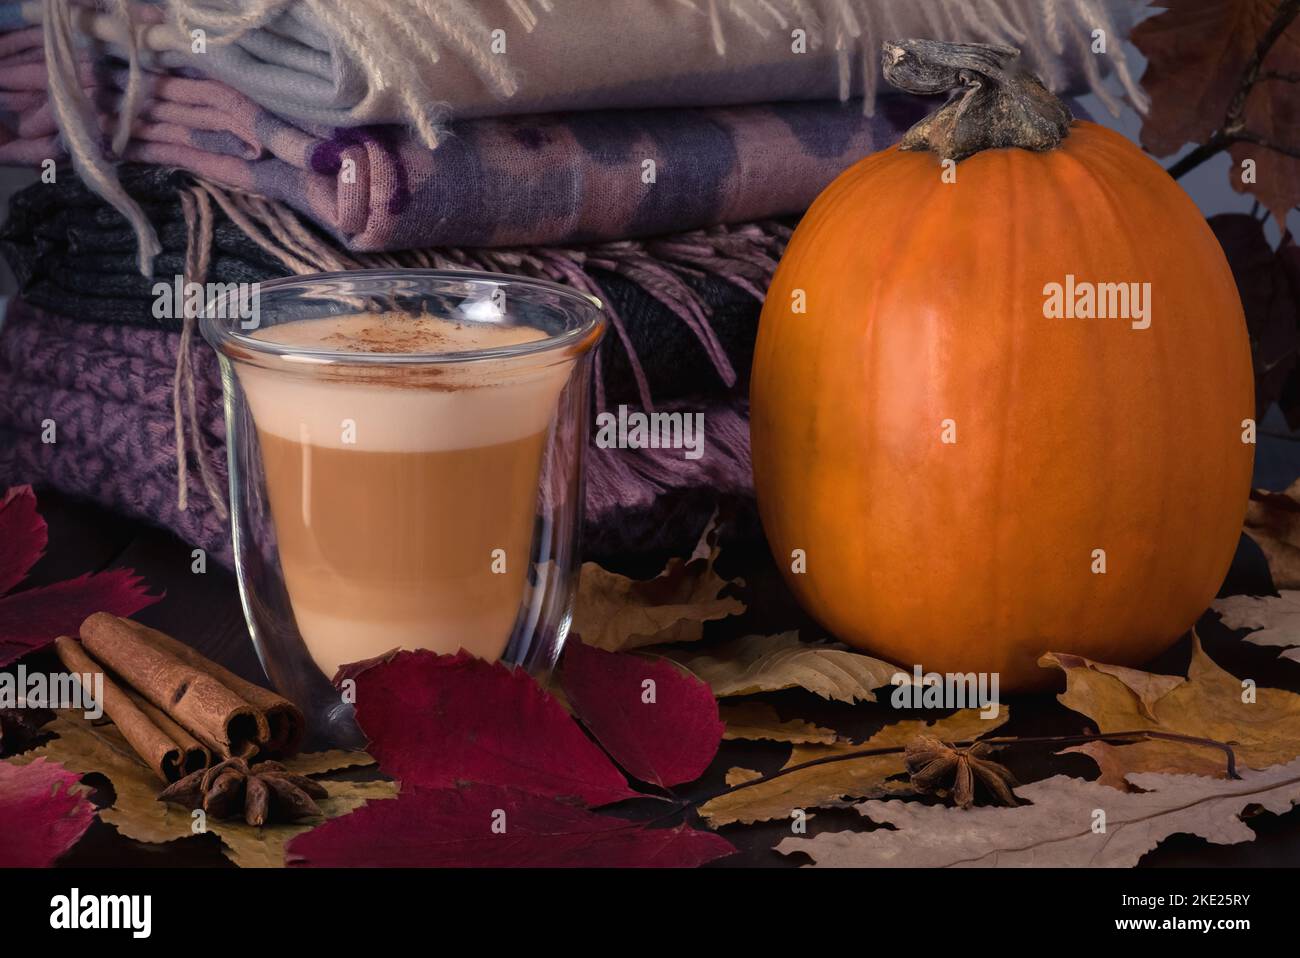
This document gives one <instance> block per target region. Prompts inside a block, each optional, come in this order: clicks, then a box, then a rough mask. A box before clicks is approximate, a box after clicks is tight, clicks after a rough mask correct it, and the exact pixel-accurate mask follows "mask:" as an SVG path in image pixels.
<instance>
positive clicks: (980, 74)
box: [880, 40, 1074, 160]
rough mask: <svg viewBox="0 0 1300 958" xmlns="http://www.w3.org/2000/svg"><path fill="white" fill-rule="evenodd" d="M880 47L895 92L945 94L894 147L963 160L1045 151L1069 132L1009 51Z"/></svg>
mask: <svg viewBox="0 0 1300 958" xmlns="http://www.w3.org/2000/svg"><path fill="white" fill-rule="evenodd" d="M880 46H881V56H880V59H881V67H882V69H883V70H884V73H885V79H886V80H888V81H889V82H890V83H892V84H893V85H894V86H896V87H898V88H899V89H900V90H905V91H907V92H908V93H918V94H922V95H932V94H936V93H951V96H950V97H949V98H948V102H947V103H946V104H944V105H943V106H942V107H940V108H939V109H938V110H936V111H935V112H934V113H931V114H930V115H929V116H927V117H926V118H925V119H924V120H922V121H921V122H919V123H917V124H916V125H915V126H913V127H912V128H911V129H910V130H908V131H907V134H906V135H905V136H904V137H903V139H902V141H901V142H900V143H899V149H902V150H929V151H931V152H933V153H937V154H938V155H939V157H940V158H941V159H945V160H964V159H965V158H966V157H968V156H972V155H973V154H975V153H978V152H980V151H981V150H992V149H997V148H999V147H1008V146H1016V147H1020V148H1021V149H1022V150H1035V151H1039V152H1041V151H1044V150H1052V149H1055V148H1056V147H1057V146H1059V145H1060V143H1061V141H1062V140H1064V139H1065V137H1066V136H1067V135H1068V134H1069V132H1070V123H1071V122H1072V121H1073V119H1074V117H1073V116H1072V115H1071V113H1070V110H1069V108H1068V107H1067V106H1066V105H1065V104H1064V103H1062V102H1061V101H1060V100H1059V99H1058V98H1057V97H1056V96H1054V95H1053V94H1052V93H1051V92H1050V91H1049V90H1048V89H1047V88H1046V87H1045V86H1043V84H1042V83H1041V82H1040V81H1039V79H1038V78H1037V77H1036V76H1033V75H1032V74H1029V73H1026V72H1024V71H1023V70H1020V69H1017V68H1016V66H1015V64H1014V61H1015V59H1016V58H1017V57H1018V56H1019V55H1020V51H1019V50H1017V49H1016V48H1015V47H1008V46H1001V45H997V44H991V43H945V42H943V41H940V40H886V41H885V42H883V43H882V44H881V45H880Z"/></svg>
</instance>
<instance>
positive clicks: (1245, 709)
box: [1039, 639, 1300, 781]
mask: <svg viewBox="0 0 1300 958" xmlns="http://www.w3.org/2000/svg"><path fill="white" fill-rule="evenodd" d="M1039 663H1040V664H1041V665H1045V666H1055V667H1057V668H1059V669H1061V671H1063V672H1064V673H1065V682H1066V686H1065V692H1063V693H1062V694H1061V695H1059V696H1058V699H1059V700H1060V702H1061V703H1062V704H1063V705H1065V706H1066V707H1067V708H1071V709H1074V711H1076V712H1081V713H1082V714H1084V715H1086V716H1088V717H1089V718H1091V719H1092V720H1093V721H1094V722H1096V723H1097V728H1098V729H1099V730H1100V731H1102V732H1120V731H1129V730H1134V729H1144V730H1145V729H1149V730H1153V731H1160V732H1169V733H1173V734H1177V735H1190V736H1195V737H1197V738H1207V739H1213V740H1215V741H1218V742H1232V743H1234V745H1233V750H1234V751H1235V753H1236V756H1237V764H1238V767H1239V768H1240V767H1249V768H1268V767H1269V766H1272V765H1277V764H1280V763H1283V762H1289V761H1291V760H1292V759H1293V758H1295V757H1296V756H1297V755H1300V695H1297V694H1295V693H1294V692H1287V691H1284V690H1282V689H1269V688H1255V687H1254V686H1253V685H1252V686H1249V687H1247V686H1245V685H1244V684H1243V682H1242V680H1241V679H1238V678H1237V677H1236V676H1234V675H1232V674H1230V673H1228V672H1226V671H1224V670H1223V669H1221V668H1219V666H1218V665H1216V664H1215V662H1214V660H1213V659H1211V658H1210V657H1209V656H1208V655H1206V654H1205V651H1204V650H1203V649H1202V648H1201V643H1200V640H1199V639H1193V646H1192V661H1191V665H1190V666H1189V668H1188V671H1187V679H1186V681H1183V680H1177V681H1175V682H1172V683H1170V682H1167V681H1166V682H1164V683H1163V684H1164V685H1166V686H1167V688H1168V691H1166V692H1165V693H1164V694H1162V695H1154V696H1153V695H1152V691H1151V690H1152V689H1153V688H1158V687H1159V686H1160V685H1161V684H1162V683H1161V682H1159V681H1150V680H1152V679H1165V680H1168V679H1169V678H1171V677H1170V676H1158V677H1153V676H1151V675H1150V674H1149V673H1144V672H1139V671H1137V670H1136V669H1117V668H1115V667H1113V666H1106V665H1099V664H1098V663H1096V662H1091V661H1089V660H1088V659H1084V658H1081V657H1079V656H1077V655H1066V654H1061V653H1057V652H1049V653H1048V654H1047V655H1045V656H1043V657H1042V658H1041V659H1040V660H1039ZM1248 692H1249V693H1250V694H1253V696H1254V701H1244V699H1246V698H1247V697H1248V696H1247V693H1248ZM1081 751H1083V752H1084V753H1085V754H1089V755H1096V754H1102V755H1103V756H1104V757H1105V759H1106V762H1107V780H1108V781H1115V780H1116V778H1117V777H1118V776H1120V775H1121V773H1123V774H1125V775H1127V773H1130V772H1167V771H1179V772H1193V773H1196V774H1214V775H1216V776H1218V777H1224V776H1226V774H1227V765H1226V759H1225V756H1224V755H1223V753H1222V752H1221V751H1220V750H1218V749H1215V748H1213V747H1207V746H1198V745H1193V744H1190V743H1185V742H1165V741H1154V740H1153V741H1146V742H1141V743H1137V744H1134V745H1111V746H1110V747H1109V749H1086V750H1081ZM1207 755H1208V756H1209V757H1210V759H1211V760H1217V761H1216V763H1215V768H1214V771H1213V772H1212V773H1208V772H1207V769H1208V766H1207V764H1206V756H1207Z"/></svg>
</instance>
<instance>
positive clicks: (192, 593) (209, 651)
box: [30, 490, 1300, 868]
mask: <svg viewBox="0 0 1300 958" xmlns="http://www.w3.org/2000/svg"><path fill="white" fill-rule="evenodd" d="M38 502H39V507H40V511H41V513H42V515H43V516H44V517H45V519H46V521H47V522H48V523H49V528H50V543H49V548H48V549H47V551H46V555H45V557H44V558H43V559H42V560H41V561H40V562H39V563H38V565H37V566H36V568H35V569H34V570H33V575H32V580H31V583H30V584H32V585H39V584H44V583H48V582H54V581H58V580H60V579H64V578H69V577H72V576H76V575H80V574H82V573H84V572H87V571H93V570H100V569H106V568H112V567H120V566H127V567H130V568H132V569H134V570H135V571H136V572H137V573H139V574H140V575H142V576H143V577H144V578H145V580H146V581H147V582H148V583H149V584H150V586H151V587H152V588H153V589H154V590H155V591H156V590H165V592H166V597H165V598H164V599H163V600H162V601H161V602H158V603H157V604H156V605H153V606H151V607H149V608H148V609H146V610H144V611H143V612H141V613H140V614H139V616H138V618H139V619H140V620H141V621H143V622H145V623H146V624H148V625H151V626H153V627H155V628H157V629H161V630H162V631H164V632H167V633H169V634H171V635H175V636H177V637H179V638H182V639H183V640H184V641H186V642H188V643H190V644H191V645H193V646H194V647H196V648H197V649H199V650H200V651H201V652H203V653H204V654H205V655H207V656H209V657H211V658H213V659H215V660H217V661H219V662H221V663H222V664H223V665H225V666H227V667H228V668H230V669H232V670H233V671H235V672H238V673H239V674H240V675H243V676H245V677H247V678H249V679H253V680H255V681H258V682H262V683H265V682H266V678H265V676H264V675H263V674H262V670H261V667H260V665H259V664H258V661H257V656H256V654H255V653H254V651H253V647H252V644H251V642H250V640H249V637H248V632H247V630H246V628H245V625H244V619H243V613H242V611H241V609H240V604H239V596H238V592H237V588H236V585H235V580H234V576H233V575H232V574H231V573H229V572H228V571H226V570H225V569H222V568H221V567H219V566H216V565H215V564H211V563H210V564H209V566H208V569H207V571H206V572H205V573H203V574H196V573H194V572H192V571H191V556H190V546H188V545H186V544H185V543H183V542H181V541H180V540H179V539H177V538H175V537H174V536H172V535H171V534H169V533H167V532H164V531H161V530H159V529H155V528H152V527H150V526H147V525H144V524H142V523H138V522H133V521H130V520H126V519H123V518H122V517H120V516H116V515H114V514H111V513H109V512H106V511H104V510H103V509H100V508H97V507H95V506H92V505H88V504H85V503H81V502H77V501H74V500H71V499H68V498H67V497H64V496H61V495H59V494H58V493H55V492H53V491H50V490H38ZM749 533H750V535H749V538H748V539H747V540H745V541H746V542H747V543H748V544H747V545H734V546H730V547H724V552H723V560H722V571H723V572H724V573H726V574H728V575H729V576H730V575H742V576H744V577H745V578H746V581H747V582H748V583H749V588H748V589H747V598H748V600H749V608H748V610H747V611H746V613H745V614H744V615H742V616H738V617H735V618H734V619H732V620H728V621H727V622H726V623H725V625H722V626H720V627H719V628H718V631H719V632H724V631H725V633H728V634H736V635H741V634H753V633H759V632H762V633H770V632H777V631H781V630H783V629H786V628H792V627H800V626H803V627H805V628H811V629H812V630H814V631H811V632H807V633H805V634H809V635H818V634H820V633H819V632H817V631H815V630H816V627H815V626H814V625H812V624H811V623H810V622H809V621H808V620H807V619H806V618H804V617H803V616H802V614H801V613H800V612H799V610H798V609H797V607H796V606H795V605H794V603H793V602H792V600H791V599H790V596H789V594H788V592H786V590H785V588H784V586H783V585H782V584H781V580H780V577H779V575H778V574H777V572H776V569H775V567H774V566H773V565H772V564H771V561H770V559H769V558H768V556H767V554H766V550H765V549H763V548H762V546H761V543H755V542H754V540H753V534H754V526H753V525H752V522H751V524H750V528H749ZM1269 588H1270V583H1269V580H1268V572H1267V567H1266V566H1265V565H1264V562H1263V558H1262V556H1261V555H1260V554H1259V552H1258V550H1257V549H1256V548H1255V547H1254V546H1253V545H1252V544H1250V543H1249V541H1248V540H1245V539H1243V544H1242V546H1241V548H1239V549H1238V554H1237V557H1236V559H1235V561H1234V563H1233V568H1232V571H1231V572H1230V574H1229V577H1228V582H1227V584H1226V585H1225V591H1229V592H1254V593H1262V592H1266V591H1268V590H1269ZM710 627H711V628H713V627H714V626H713V624H711V626H710ZM1199 631H1200V634H1201V636H1202V639H1203V641H1204V642H1205V645H1206V649H1207V651H1209V652H1210V654H1211V655H1212V656H1213V657H1214V658H1215V659H1216V661H1218V662H1219V663H1220V664H1221V665H1223V666H1224V667H1225V668H1227V669H1229V670H1230V671H1232V672H1234V673H1236V674H1239V675H1251V676H1253V677H1255V678H1256V680H1257V681H1258V682H1259V683H1260V684H1261V685H1272V686H1276V687H1279V688H1287V689H1290V690H1292V691H1297V692H1300V664H1297V663H1294V662H1289V661H1286V660H1279V659H1278V658H1277V650H1275V649H1273V650H1270V649H1265V648H1261V647H1259V646H1255V645H1251V644H1249V643H1244V642H1242V641H1240V638H1239V637H1238V636H1236V635H1233V634H1230V633H1228V632H1227V631H1226V630H1224V629H1222V628H1221V627H1220V626H1219V625H1218V623H1217V618H1216V617H1215V616H1214V615H1212V614H1211V615H1207V616H1206V617H1205V618H1204V619H1203V620H1202V622H1201V624H1200V626H1199ZM1188 656H1189V640H1187V639H1184V640H1183V641H1182V642H1180V643H1179V644H1178V645H1177V646H1175V647H1174V648H1173V649H1171V650H1170V651H1169V652H1168V653H1166V654H1165V655H1164V656H1161V658H1160V659H1158V660H1156V661H1155V662H1154V663H1151V667H1152V668H1155V669H1158V670H1161V671H1167V672H1173V673H1179V674H1184V670H1185V668H1186V665H1187V661H1188ZM766 700H767V701H769V702H772V703H773V704H775V705H776V707H777V709H778V711H781V712H782V713H783V715H798V716H800V717H804V718H808V719H812V720H814V721H817V722H818V723H819V724H823V725H829V726H831V727H834V728H837V729H839V730H841V731H843V732H845V733H848V734H854V735H857V736H862V737H865V736H867V735H869V734H871V733H872V732H873V731H875V729H877V728H879V727H880V726H881V725H882V724H884V719H885V718H886V717H887V716H888V717H890V718H897V713H896V712H894V711H893V710H892V709H885V708H883V707H879V706H871V705H859V706H856V707H849V706H845V705H840V704H836V703H825V702H822V701H821V700H819V699H816V698H815V697H813V696H811V695H807V694H805V693H801V692H785V693H778V694H776V695H772V696H767V697H766ZM1007 704H1008V705H1009V706H1010V708H1011V714H1012V719H1011V722H1010V723H1009V724H1008V725H1007V726H1006V728H1005V733H1006V734H1018V733H1019V734H1034V735H1044V734H1071V733H1075V732H1078V731H1081V730H1082V728H1083V726H1084V724H1085V721H1084V719H1082V717H1080V716H1078V715H1076V714H1075V713H1072V712H1069V711H1068V710H1066V709H1064V708H1062V707H1061V706H1060V705H1059V704H1057V703H1056V702H1055V699H1054V697H1053V696H1051V695H1036V696H1012V697H1009V698H1008V702H1007ZM925 714H926V713H918V716H920V715H925ZM787 755H788V747H787V746H779V745H770V744H764V743H748V742H724V743H723V748H722V751H721V752H720V754H719V756H718V759H717V760H716V761H715V762H714V764H713V766H712V767H711V768H710V769H709V771H708V772H707V773H706V775H705V776H704V777H703V778H702V779H701V780H700V781H699V782H697V783H695V784H694V785H693V786H691V787H690V788H688V789H685V790H680V791H679V794H681V795H682V797H684V798H688V799H691V800H703V799H704V798H707V797H708V796H709V795H711V794H714V793H716V792H719V791H722V790H723V788H724V782H723V777H724V776H725V774H726V771H727V769H729V768H731V767H733V766H737V765H739V766H744V767H747V768H753V769H757V770H759V771H762V772H769V771H774V770H775V769H777V768H779V767H780V766H781V765H782V764H784V762H785V759H786V757H787ZM1000 760H1001V761H1004V762H1006V764H1007V765H1009V766H1010V767H1011V769H1012V771H1013V772H1014V773H1015V774H1016V776H1017V777H1018V778H1019V780H1020V781H1022V782H1027V781H1033V780H1034V779H1037V778H1042V777H1045V776H1047V775H1050V774H1056V773H1059V772H1068V773H1070V774H1075V775H1079V776H1082V777H1086V778H1093V777H1095V776H1096V769H1095V767H1094V766H1093V764H1092V763H1091V762H1090V761H1089V760H1087V759H1085V758H1083V757H1082V756H1066V757H1064V758H1054V757H1053V756H1052V755H1051V753H1050V751H1046V750H1044V751H1043V752H1041V753H1038V752H1035V751H1031V750H1028V749H1024V750H1019V749H1018V750H1014V752H1006V753H1003V755H1002V756H1000ZM90 781H91V784H98V785H99V788H98V793H97V795H96V799H97V800H98V801H100V802H107V801H109V800H111V791H110V788H111V786H109V785H108V784H107V783H106V782H104V781H103V780H102V779H101V780H100V781H99V782H98V783H96V782H95V780H94V778H93V777H92V778H91V780H90ZM1249 825H1250V827H1251V828H1253V829H1254V830H1255V832H1256V834H1257V836H1258V837H1257V838H1256V840H1255V841H1254V842H1249V843H1244V844H1239V845H1226V846H1221V845H1211V844H1210V843H1208V842H1206V841H1204V840H1203V839H1200V838H1194V837H1191V836H1187V835H1180V836H1175V837H1173V838H1171V839H1169V840H1167V841H1165V842H1164V843H1163V844H1162V845H1161V846H1160V847H1159V848H1158V849H1156V850H1155V851H1153V852H1151V853H1150V854H1148V855H1147V856H1146V857H1145V858H1144V859H1143V861H1142V864H1143V865H1162V866H1171V865H1176V866H1283V865H1290V866H1295V865H1300V809H1293V810H1292V811H1291V812H1289V813H1287V814H1285V815H1273V814H1267V813H1266V814H1260V815H1258V816H1255V817H1252V818H1251V819H1250V820H1249ZM862 826H863V822H862V819H861V818H860V817H859V816H858V815H857V813H856V812H853V811H851V810H848V809H842V810H826V809H819V810H818V811H817V813H816V815H815V816H814V817H813V818H811V819H810V821H809V823H808V828H809V833H810V834H815V833H817V832H819V831H824V830H841V829H845V828H861V827H862ZM788 827H789V826H788V823H786V822H773V823H768V824H766V825H758V826H750V827H730V828H725V829H723V831H722V833H723V834H724V835H726V836H727V838H728V839H730V840H731V841H732V842H733V844H735V845H736V846H737V847H738V848H739V849H740V853H739V854H738V855H736V856H733V857H732V858H730V859H728V860H727V861H726V863H725V864H729V865H758V866H782V865H786V866H789V865H795V864H800V863H801V862H800V860H799V858H798V857H795V858H790V857H786V856H782V855H778V854H776V853H775V852H773V851H771V848H772V846H773V845H775V844H776V843H777V842H778V841H780V839H781V838H782V837H784V836H786V835H787V834H788V833H789V832H788ZM64 863H65V864H68V865H80V866H108V867H121V866H154V865H168V866H210V867H216V868H227V867H234V866H232V865H231V864H230V862H229V861H228V860H227V859H226V858H225V857H224V856H223V855H222V854H221V852H220V850H219V844H218V839H217V838H216V836H215V835H203V836H196V837H192V838H188V839H186V840H184V841H178V842H169V843H167V844H163V845H150V844H147V843H142V842H136V841H133V840H130V839H127V838H124V837H123V836H121V835H120V834H118V832H117V831H116V830H115V829H114V828H112V827H111V826H109V825H106V824H104V823H103V822H100V821H98V820H97V821H96V822H95V823H94V825H93V826H92V827H91V829H90V831H89V832H88V833H87V835H86V837H85V838H84V839H83V840H82V841H81V842H80V843H79V844H78V845H77V846H76V847H75V848H74V849H73V850H72V851H71V852H70V853H69V854H68V855H67V856H66V858H65V860H64Z"/></svg>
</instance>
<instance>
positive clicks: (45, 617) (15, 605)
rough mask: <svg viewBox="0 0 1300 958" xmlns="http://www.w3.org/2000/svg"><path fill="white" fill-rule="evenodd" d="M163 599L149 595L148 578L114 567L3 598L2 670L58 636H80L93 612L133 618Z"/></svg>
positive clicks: (0, 626) (0, 603) (0, 630)
mask: <svg viewBox="0 0 1300 958" xmlns="http://www.w3.org/2000/svg"><path fill="white" fill-rule="evenodd" d="M160 598H162V596H157V595H149V594H148V593H146V592H145V585H144V580H143V579H141V578H140V577H139V576H137V575H135V574H134V573H133V572H132V571H131V570H130V569H110V570H109V571H108V572H99V573H96V574H93V575H91V574H87V575H83V576H79V577H77V578H75V579H68V580H67V581H65V582H56V583H54V584H53V585H47V586H43V587H42V588H39V589H26V590H24V591H22V592H15V593H14V594H13V595H7V596H5V597H4V598H0V666H3V665H8V664H9V663H10V662H12V661H14V660H15V659H18V658H21V657H22V656H24V655H26V654H27V653H28V652H31V651H34V650H35V649H39V648H40V647H41V646H43V645H48V644H49V643H51V642H53V641H54V640H55V639H56V638H58V637H59V636H60V635H76V634H77V630H78V629H80V628H81V623H82V622H84V621H85V620H86V617H87V616H89V615H91V614H92V613H95V612H110V613H112V614H113V615H121V616H129V615H132V614H133V613H135V612H139V611H140V610H141V609H143V608H144V607H145V606H149V605H153V604H154V603H155V602H157V601H158V600H159V599H160Z"/></svg>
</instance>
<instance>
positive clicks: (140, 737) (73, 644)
mask: <svg viewBox="0 0 1300 958" xmlns="http://www.w3.org/2000/svg"><path fill="white" fill-rule="evenodd" d="M54 651H55V652H56V653H58V656H59V660H60V661H61V662H62V663H63V666H64V668H66V669H67V670H68V671H69V672H72V673H73V674H75V675H78V676H81V675H86V674H88V673H89V674H94V673H96V672H98V673H101V674H103V673H104V667H103V666H102V665H100V664H99V663H98V662H96V661H95V660H94V659H92V658H91V657H90V656H89V655H87V654H86V650H85V649H83V648H82V647H81V643H80V642H78V641H77V640H76V639H74V638H71V637H69V636H66V635H61V636H59V637H58V638H57V639H55V640H54ZM88 691H89V690H88ZM100 699H101V702H100V704H101V705H103V707H104V714H105V715H107V716H108V717H109V718H110V719H112V720H113V722H114V724H116V725H117V727H118V730H119V731H121V733H122V737H123V738H125V739H126V740H127V742H128V743H129V744H130V746H131V748H133V749H134V750H135V753H136V754H137V755H139V756H140V758H141V759H142V760H143V761H144V763H145V764H146V765H148V766H149V767H150V768H151V769H153V771H154V774H155V775H157V776H158V777H159V778H161V779H162V780H163V781H164V782H174V781H176V780H177V779H179V778H180V777H181V776H182V775H183V774H188V772H187V771H185V768H186V766H185V752H184V750H183V748H182V747H181V746H180V745H179V744H178V743H177V742H175V741H174V740H173V739H172V738H171V737H170V736H168V735H167V733H166V732H164V731H163V730H162V729H161V728H159V727H158V725H157V724H156V723H155V722H154V721H152V720H151V719H150V717H149V716H148V715H146V714H145V713H144V712H143V711H142V710H141V709H139V708H137V707H136V705H135V703H133V702H132V701H131V698H130V696H128V695H127V693H126V692H125V691H123V689H122V688H120V687H119V686H118V685H117V683H116V682H114V681H113V680H112V679H110V678H109V677H108V676H107V675H104V688H103V692H102V694H101V696H100ZM199 767H202V766H199Z"/></svg>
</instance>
